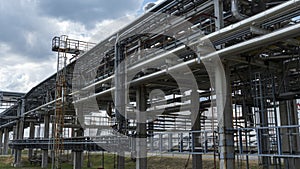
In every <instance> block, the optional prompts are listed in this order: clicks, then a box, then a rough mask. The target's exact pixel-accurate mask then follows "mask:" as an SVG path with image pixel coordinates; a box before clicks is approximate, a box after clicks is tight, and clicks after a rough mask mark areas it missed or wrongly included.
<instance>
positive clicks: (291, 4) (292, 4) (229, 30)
mask: <svg viewBox="0 0 300 169" xmlns="http://www.w3.org/2000/svg"><path fill="white" fill-rule="evenodd" d="M299 5H300V0H291V1H288V2H285V3H282V4H280V5H277V6H275V7H273V8H271V9H268V10H266V11H264V12H261V13H259V14H257V15H255V16H252V17H250V18H247V19H245V20H242V21H240V22H238V23H235V24H233V25H230V26H227V27H225V28H223V29H221V30H219V31H216V32H213V33H211V34H209V35H206V36H204V37H202V38H200V41H204V40H206V39H209V40H210V41H213V40H216V39H218V38H220V37H222V38H224V37H225V36H229V35H231V34H234V33H235V31H237V30H241V29H243V28H245V27H249V26H251V25H252V24H253V23H259V22H261V21H263V20H265V19H268V18H271V17H272V16H274V15H278V14H279V13H281V12H287V11H290V10H292V9H293V8H297V7H298V6H299ZM191 45H193V44H191ZM184 48H185V46H180V47H178V48H176V49H174V50H172V51H170V52H167V53H165V54H163V55H165V56H168V55H169V54H170V53H172V52H177V51H180V50H182V49H184ZM93 50H94V49H93ZM87 54H88V53H87ZM156 59H157V57H153V58H152V59H151V61H153V60H156ZM146 63H150V60H147V61H145V62H143V63H141V64H138V65H135V66H133V67H132V68H130V69H135V68H138V67H139V66H143V65H145V64H146ZM113 76H114V75H112V76H110V77H108V78H106V79H103V80H101V81H99V82H96V83H93V84H90V85H89V86H87V87H84V88H83V89H82V90H87V89H89V88H91V87H93V86H95V85H97V84H101V83H103V82H104V81H107V80H110V79H112V78H113ZM78 92H79V91H75V92H73V93H71V95H74V94H76V93H78Z"/></svg>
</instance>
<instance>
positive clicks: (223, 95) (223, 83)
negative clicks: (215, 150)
mask: <svg viewBox="0 0 300 169" xmlns="http://www.w3.org/2000/svg"><path fill="white" fill-rule="evenodd" d="M223 65H224V66H223ZM223 65H222V63H221V62H217V63H216V66H215V92H216V106H217V111H218V130H219V131H218V132H219V154H220V169H234V168H235V164H234V158H235V157H234V140H233V136H234V133H233V130H232V129H233V122H232V121H233V112H232V111H233V110H232V96H231V85H230V69H229V66H228V65H226V64H223Z"/></svg>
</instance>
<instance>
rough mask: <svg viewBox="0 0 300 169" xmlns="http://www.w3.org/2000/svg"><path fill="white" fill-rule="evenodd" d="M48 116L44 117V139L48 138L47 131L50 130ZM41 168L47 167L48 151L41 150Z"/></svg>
mask: <svg viewBox="0 0 300 169" xmlns="http://www.w3.org/2000/svg"><path fill="white" fill-rule="evenodd" d="M49 118H50V117H49V115H48V114H46V115H45V116H44V138H45V139H46V138H49V129H50V121H49ZM41 167H42V168H47V167H48V149H46V150H42V164H41Z"/></svg>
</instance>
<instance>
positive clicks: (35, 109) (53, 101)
mask: <svg viewBox="0 0 300 169" xmlns="http://www.w3.org/2000/svg"><path fill="white" fill-rule="evenodd" d="M59 100H61V98H58V99H56V100H52V101H51V102H48V103H46V104H43V105H41V106H39V107H37V108H34V109H32V110H29V111H27V112H25V113H24V114H22V115H21V116H22V117H24V116H25V115H27V114H29V113H32V112H34V111H37V110H39V109H41V108H43V107H46V106H49V105H50V104H53V103H55V102H56V101H59Z"/></svg>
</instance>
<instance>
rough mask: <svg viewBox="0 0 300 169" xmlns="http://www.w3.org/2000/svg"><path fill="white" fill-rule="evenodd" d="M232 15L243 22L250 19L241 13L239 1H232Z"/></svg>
mask: <svg viewBox="0 0 300 169" xmlns="http://www.w3.org/2000/svg"><path fill="white" fill-rule="evenodd" d="M231 13H232V15H233V16H234V17H235V18H236V19H238V20H243V19H245V18H247V17H248V16H246V15H243V14H241V13H240V12H239V7H238V2H237V0H231Z"/></svg>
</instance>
